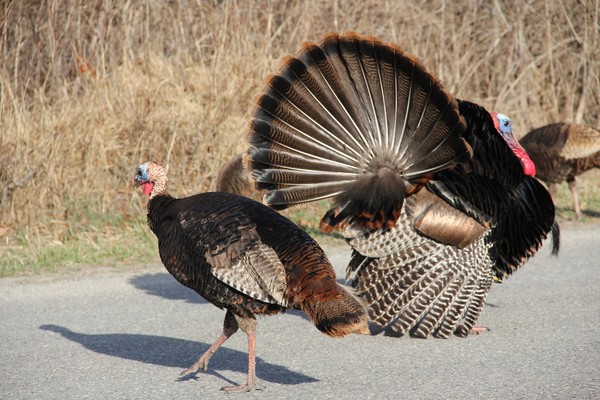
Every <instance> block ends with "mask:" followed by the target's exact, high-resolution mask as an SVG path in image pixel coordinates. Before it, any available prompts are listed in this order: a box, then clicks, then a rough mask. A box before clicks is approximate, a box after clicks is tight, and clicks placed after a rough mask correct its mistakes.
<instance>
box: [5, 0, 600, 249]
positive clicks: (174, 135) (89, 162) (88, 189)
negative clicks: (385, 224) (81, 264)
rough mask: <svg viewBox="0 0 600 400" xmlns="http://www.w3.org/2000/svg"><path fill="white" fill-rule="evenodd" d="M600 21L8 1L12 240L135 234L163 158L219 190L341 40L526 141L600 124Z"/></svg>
mask: <svg viewBox="0 0 600 400" xmlns="http://www.w3.org/2000/svg"><path fill="white" fill-rule="evenodd" d="M459 3H460V4H459ZM599 18H600V0H584V1H574V0H570V1H567V0H563V1H555V2H546V1H542V0H533V1H525V2H524V1H516V0H514V1H499V0H496V1H487V0H479V1H478V0H471V1H465V2H447V1H416V2H415V1H408V0H407V1H396V0H390V1H377V0H370V1H356V0H350V1H344V2H342V1H318V0H310V1H303V2H296V1H268V2H267V1H259V0H250V1H239V2H235V1H199V0H198V1H192V0H172V1H168V2H167V1H162V0H143V1H133V2H110V1H100V0H95V1H83V0H70V1H67V0H54V1H52V0H45V1H39V0H36V1H33V0H20V1H16V0H15V1H10V0H9V1H4V2H0V29H1V31H0V35H1V36H0V120H1V121H2V125H1V127H0V130H1V132H0V133H1V136H0V221H1V222H0V238H2V239H1V240H2V241H3V242H4V244H5V245H6V246H8V247H5V248H13V247H11V246H43V245H44V244H45V243H49V242H52V241H58V242H60V243H66V242H69V241H73V240H77V239H78V238H79V237H81V235H83V234H84V233H85V234H86V235H91V237H92V238H93V240H96V239H98V238H102V237H103V236H107V237H108V236H111V235H113V234H114V233H115V232H122V231H124V230H125V231H127V227H129V226H131V225H132V224H137V223H139V222H140V221H141V220H142V219H143V214H144V207H145V201H144V200H143V199H141V198H139V197H138V195H137V194H135V193H134V192H133V190H132V189H131V188H130V187H129V185H128V182H129V179H130V177H131V175H132V173H133V171H134V167H135V166H136V165H137V164H138V163H140V162H143V161H146V160H147V159H155V160H157V161H159V162H163V163H166V164H167V165H168V166H169V167H170V182H171V192H173V193H174V194H175V195H187V194H191V193H195V192H198V191H201V190H206V189H210V188H213V186H214V184H213V177H214V176H215V173H216V171H217V169H218V167H219V165H221V164H222V163H223V162H224V160H226V159H227V158H228V157H229V156H230V155H232V154H233V153H235V152H239V151H241V150H242V149H243V148H244V140H243V138H244V135H245V129H246V126H247V123H248V115H249V109H250V107H251V104H252V99H253V97H254V96H255V95H256V93H257V92H258V91H259V90H260V88H261V86H262V84H263V82H264V79H265V78H266V77H267V75H268V74H269V73H271V72H273V71H274V70H276V69H277V68H278V67H279V65H280V64H279V62H280V61H279V60H280V59H281V57H282V56H283V55H285V54H288V53H294V52H296V51H297V49H298V47H299V45H300V44H301V43H302V42H304V41H307V40H310V41H316V40H319V39H320V37H321V36H322V35H323V34H324V33H326V32H329V31H342V32H343V31H348V30H353V31H356V32H359V33H364V34H371V35H374V36H378V37H380V38H382V39H385V40H389V41H393V42H396V43H398V44H400V45H401V46H402V47H404V48H405V49H406V50H407V51H409V52H411V53H413V54H415V55H417V56H418V58H420V59H421V60H422V61H424V62H425V64H426V65H427V66H428V67H429V69H430V70H431V71H433V72H434V73H435V74H436V75H437V76H438V77H439V78H440V79H441V80H442V82H443V83H444V84H445V85H446V86H447V87H448V88H449V89H450V90H451V91H452V92H453V93H455V94H456V95H457V96H458V97H461V98H465V99H470V100H473V101H476V102H479V103H480V104H482V105H484V106H486V107H487V108H489V109H495V110H499V111H500V110H501V111H503V112H504V113H506V114H508V115H510V116H511V117H512V119H513V121H514V125H515V126H516V128H517V132H519V133H520V134H524V133H525V132H526V131H527V130H528V129H530V128H532V127H536V126H539V125H542V124H546V123H549V122H553V121H559V120H568V121H575V122H580V123H585V124H588V125H591V126H596V127H597V126H599V125H600V97H599V96H600V75H599V74H600V52H599V51H598V49H599V48H600V22H599ZM98 240H99V239H98ZM0 255H1V254H0Z"/></svg>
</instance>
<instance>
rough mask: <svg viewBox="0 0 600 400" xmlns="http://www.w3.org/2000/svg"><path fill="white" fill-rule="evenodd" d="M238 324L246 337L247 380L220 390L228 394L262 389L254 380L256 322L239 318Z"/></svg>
mask: <svg viewBox="0 0 600 400" xmlns="http://www.w3.org/2000/svg"><path fill="white" fill-rule="evenodd" d="M238 323H239V326H240V328H242V330H243V331H244V332H246V335H247V336H248V380H247V382H246V384H245V385H240V386H225V387H223V388H221V390H223V391H225V392H228V393H241V392H252V391H254V390H255V389H259V390H261V389H264V385H263V384H261V383H260V382H259V381H258V379H256V330H255V329H256V320H255V319H250V318H242V317H239V319H238ZM257 385H258V387H257Z"/></svg>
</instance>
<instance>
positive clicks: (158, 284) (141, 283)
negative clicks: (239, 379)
mask: <svg viewBox="0 0 600 400" xmlns="http://www.w3.org/2000/svg"><path fill="white" fill-rule="evenodd" d="M129 283H131V284H132V285H133V286H134V287H135V288H136V289H139V290H142V291H144V292H146V293H147V294H149V295H152V296H159V297H162V298H164V299H167V300H183V301H185V302H187V303H193V304H209V303H208V302H207V301H206V300H204V298H202V296H200V295H199V294H198V293H196V292H194V291H193V290H192V289H189V288H187V287H185V286H183V285H182V284H181V283H179V282H177V281H176V280H175V278H173V277H172V276H171V275H170V274H169V273H166V272H164V273H163V272H159V273H155V274H143V275H136V276H134V277H131V278H129ZM285 313H286V314H288V315H294V316H297V317H300V318H303V319H305V320H307V321H310V319H309V318H308V317H307V316H306V314H305V313H304V312H302V311H298V310H291V309H288V310H286V312H285ZM275 318H277V317H276V316H275ZM194 361H195V360H194Z"/></svg>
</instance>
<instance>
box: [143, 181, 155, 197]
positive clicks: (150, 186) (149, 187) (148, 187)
mask: <svg viewBox="0 0 600 400" xmlns="http://www.w3.org/2000/svg"><path fill="white" fill-rule="evenodd" d="M153 188H154V183H152V182H144V183H142V191H143V192H144V194H145V195H146V196H150V193H152V189H153Z"/></svg>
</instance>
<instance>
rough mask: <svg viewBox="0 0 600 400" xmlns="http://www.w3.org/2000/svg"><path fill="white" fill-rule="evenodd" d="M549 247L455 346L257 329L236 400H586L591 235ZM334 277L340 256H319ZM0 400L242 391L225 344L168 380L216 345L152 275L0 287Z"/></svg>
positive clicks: (184, 296) (296, 316)
mask: <svg viewBox="0 0 600 400" xmlns="http://www.w3.org/2000/svg"><path fill="white" fill-rule="evenodd" d="M562 237H563V242H562V251H561V255H560V256H559V257H558V258H553V257H550V255H549V249H548V247H545V248H544V249H542V251H541V252H540V253H538V255H537V256H536V257H535V258H534V259H533V260H532V261H530V262H529V263H528V264H527V265H526V266H525V267H524V268H523V269H522V270H521V271H519V272H518V273H517V274H516V275H515V276H514V277H512V278H511V279H509V280H508V281H506V282H505V283H504V284H502V285H495V286H494V287H493V289H492V292H491V293H490V296H489V297H488V304H487V306H486V308H485V309H484V311H483V313H482V315H481V317H480V319H479V322H480V324H482V325H485V326H487V327H489V328H490V329H491V331H490V332H487V333H485V334H482V335H479V336H471V337H469V338H466V339H460V338H452V339H449V340H436V339H427V340H420V339H411V338H397V337H392V336H389V335H385V334H379V335H376V336H371V337H367V336H353V337H349V338H346V339H341V340H335V339H330V338H328V337H326V336H324V335H323V334H321V333H320V332H319V331H317V329H316V328H314V327H313V326H312V325H311V324H310V323H309V322H308V321H307V320H306V319H305V318H304V317H303V315H302V314H300V313H296V312H293V313H288V314H285V315H278V316H273V317H268V318H263V319H261V320H260V321H259V324H258V331H257V335H258V336H257V374H258V376H259V378H260V379H262V381H263V382H264V383H265V384H266V389H265V390H263V391H257V392H253V393H247V394H241V395H240V394H231V395H230V396H244V397H245V398H247V399H253V398H262V399H272V398H277V399H279V398H281V399H294V398H298V399H300V398H302V399H317V398H318V399H330V398H332V399H338V398H339V399H351V398H352V399H392V398H394V399H397V398H403V399H413V398H414V399H428V398H441V399H458V398H461V399H530V398H531V399H549V398H558V399H566V398H571V399H598V398H600V338H599V334H600V286H599V285H600V224H597V223H594V224H570V225H569V224H564V225H563V235H562ZM326 250H327V251H328V254H330V255H331V259H332V262H333V263H334V265H335V266H336V269H337V270H338V274H341V273H342V271H343V269H344V267H345V262H346V260H347V258H348V256H349V251H348V250H347V249H346V248H345V247H326ZM0 292H1V293H2V295H1V299H0V398H2V399H100V398H104V399H175V398H177V399H207V398H208V399H210V398H217V399H220V398H223V396H228V395H226V394H224V393H223V392H220V391H219V388H220V387H221V386H225V385H231V384H240V383H243V382H244V381H245V377H246V368H247V358H246V337H245V335H244V334H243V333H238V334H236V335H235V336H234V337H232V338H231V339H230V340H229V341H228V342H227V343H225V345H224V347H223V348H221V350H219V352H217V354H216V355H215V356H214V357H213V358H212V360H211V364H210V367H211V369H210V371H209V372H208V373H201V374H198V376H197V377H196V378H190V379H183V380H180V379H179V372H180V371H181V370H182V369H184V368H186V367H188V366H189V365H191V364H192V363H193V362H194V361H195V360H196V359H197V357H198V356H199V355H200V353H201V352H203V351H205V350H206V349H207V348H208V346H209V345H210V344H211V343H212V342H213V340H214V339H215V338H216V337H217V336H218V334H219V333H220V330H221V327H222V320H223V317H224V314H225V313H224V311H221V310H219V309H217V308H215V307H214V306H212V305H211V304H208V303H206V302H204V301H203V300H202V299H201V298H200V297H199V296H197V295H196V294H195V293H194V292H192V291H190V290H188V289H186V288H184V287H182V286H180V285H179V284H178V283H177V282H176V281H175V280H174V279H173V278H171V276H170V275H168V274H167V273H166V271H164V270H163V269H162V267H161V266H159V265H155V266H149V267H144V268H141V269H139V268H138V269H137V270H136V271H134V272H132V271H129V272H123V271H115V270H106V269H102V270H99V271H96V272H93V273H90V272H78V273H72V272H71V273H68V274H66V273H63V274H59V275H50V276H42V277H33V278H5V279H0Z"/></svg>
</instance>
